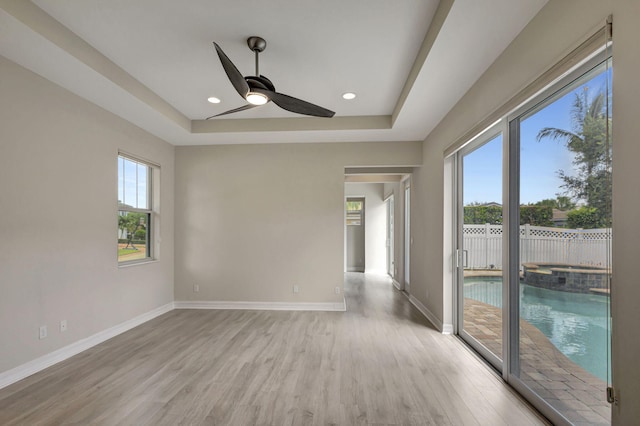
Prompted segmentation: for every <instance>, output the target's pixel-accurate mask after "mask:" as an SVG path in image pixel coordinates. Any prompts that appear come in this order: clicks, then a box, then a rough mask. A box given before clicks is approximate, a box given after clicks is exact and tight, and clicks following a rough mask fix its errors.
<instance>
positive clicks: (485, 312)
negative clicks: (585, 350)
mask: <svg viewBox="0 0 640 426" xmlns="http://www.w3.org/2000/svg"><path fill="white" fill-rule="evenodd" d="M486 272H487V273H496V272H498V271H486ZM474 275H475V276H478V275H477V274H474ZM500 275H501V274H500V273H498V274H497V275H493V274H491V275H484V274H483V275H482V276H500ZM501 318H502V310H501V309H499V308H496V307H494V306H491V305H488V304H486V303H482V302H479V301H477V300H473V299H467V298H465V299H464V329H465V330H466V331H467V332H468V333H469V334H470V335H472V336H473V337H474V338H476V339H477V340H478V341H479V342H480V343H482V344H483V345H484V346H485V347H486V348H487V349H489V350H490V351H491V352H493V353H495V354H502V320H501ZM520 372H521V379H522V381H523V382H524V383H525V384H526V385H527V386H529V387H530V388H531V389H532V390H533V391H534V392H536V393H537V394H538V395H540V396H541V397H542V398H544V399H545V400H546V401H547V402H548V403H550V404H551V405H552V406H553V407H554V408H556V409H557V410H558V411H560V412H561V413H562V414H563V415H564V416H565V417H567V418H568V419H569V420H570V421H571V422H572V423H574V424H576V425H586V424H589V425H609V424H610V418H611V406H610V405H609V404H608V403H607V401H606V389H607V384H606V383H605V382H604V381H602V380H600V379H599V378H597V377H595V376H594V375H593V374H591V373H589V372H588V371H586V370H584V369H583V368H582V367H580V366H579V365H577V364H576V363H574V362H573V361H571V360H570V359H569V358H567V357H566V356H565V355H564V354H563V353H561V352H560V351H559V350H558V349H557V348H556V347H555V346H554V345H553V343H551V341H550V340H549V339H548V338H547V337H546V336H545V335H544V334H543V333H542V332H541V331H540V330H538V329H537V328H536V327H535V326H533V325H532V324H530V323H529V322H527V321H525V320H520Z"/></svg>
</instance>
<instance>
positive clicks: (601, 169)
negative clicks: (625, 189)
mask: <svg viewBox="0 0 640 426" xmlns="http://www.w3.org/2000/svg"><path fill="white" fill-rule="evenodd" d="M607 109H608V108H607V99H606V97H605V93H604V91H602V90H600V91H598V92H597V93H596V94H595V95H593V96H590V92H589V88H588V87H585V88H584V89H583V91H582V93H576V94H575V99H574V100H573V105H572V108H571V127H572V128H571V130H566V129H558V128H555V127H545V128H544V129H542V130H540V132H538V135H537V140H538V141H541V140H543V139H545V138H550V139H553V140H557V141H561V142H564V143H565V145H566V146H567V149H568V150H569V151H571V152H572V153H573V154H574V160H573V164H574V166H575V174H568V173H567V172H566V171H564V170H559V171H558V175H559V176H560V178H561V179H562V181H563V182H564V184H563V185H562V187H563V188H564V189H565V190H566V193H567V194H568V195H570V196H571V197H572V199H573V200H574V201H580V200H584V201H585V202H586V204H587V207H590V208H593V209H595V211H594V212H593V214H592V215H589V216H591V217H593V218H594V222H593V223H590V224H588V225H589V226H588V227H589V228H595V227H609V226H611V144H610V138H609V137H608V134H607V132H609V131H610V128H611V126H610V125H609V124H610V122H609V120H610V118H607V113H606V112H607Z"/></svg>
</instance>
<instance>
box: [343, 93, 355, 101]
mask: <svg viewBox="0 0 640 426" xmlns="http://www.w3.org/2000/svg"><path fill="white" fill-rule="evenodd" d="M355 97H356V94H355V93H352V92H347V93H343V94H342V99H346V100H351V99H354V98H355Z"/></svg>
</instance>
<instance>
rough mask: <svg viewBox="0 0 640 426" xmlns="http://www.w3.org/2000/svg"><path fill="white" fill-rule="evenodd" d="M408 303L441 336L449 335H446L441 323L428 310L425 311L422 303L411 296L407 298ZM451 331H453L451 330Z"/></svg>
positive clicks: (425, 308)
mask: <svg viewBox="0 0 640 426" xmlns="http://www.w3.org/2000/svg"><path fill="white" fill-rule="evenodd" d="M409 302H411V304H412V305H413V306H415V307H416V308H417V309H418V310H419V311H420V313H422V315H424V316H425V318H426V319H427V320H428V321H429V322H430V323H431V324H433V326H434V327H435V328H436V329H437V330H438V331H439V332H441V333H443V334H450V333H446V331H445V329H444V327H443V326H442V321H440V320H439V319H438V317H436V316H435V315H434V314H433V312H431V311H430V310H429V309H427V307H426V306H424V305H423V304H422V302H420V301H419V300H418V299H416V298H415V297H414V296H413V295H410V296H409ZM452 330H453V329H452Z"/></svg>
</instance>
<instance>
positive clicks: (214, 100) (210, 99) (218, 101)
mask: <svg viewBox="0 0 640 426" xmlns="http://www.w3.org/2000/svg"><path fill="white" fill-rule="evenodd" d="M207 100H208V101H209V102H211V103H212V104H219V103H220V99H218V98H216V97H213V96H212V97H210V98H209V99H207Z"/></svg>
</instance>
